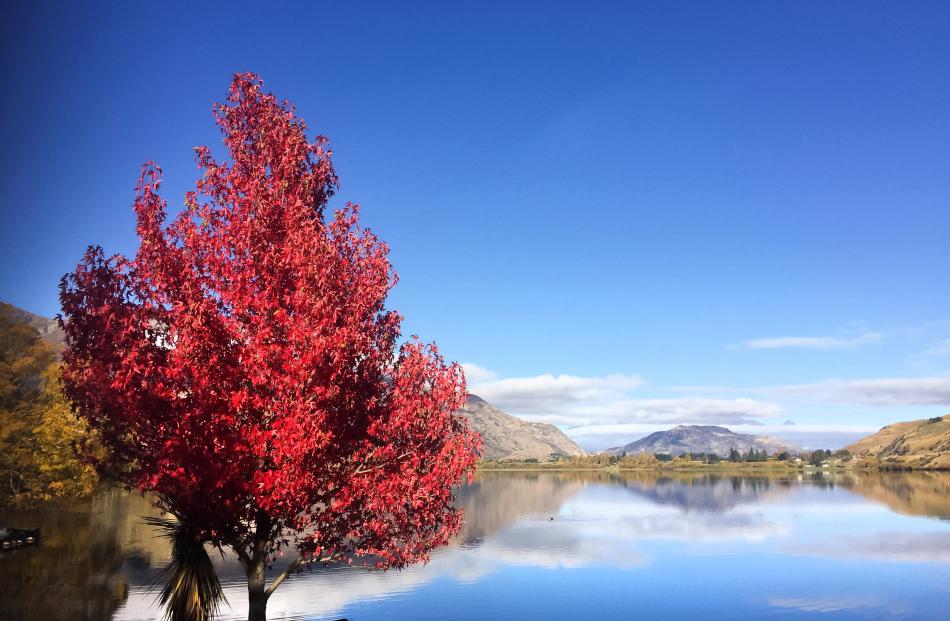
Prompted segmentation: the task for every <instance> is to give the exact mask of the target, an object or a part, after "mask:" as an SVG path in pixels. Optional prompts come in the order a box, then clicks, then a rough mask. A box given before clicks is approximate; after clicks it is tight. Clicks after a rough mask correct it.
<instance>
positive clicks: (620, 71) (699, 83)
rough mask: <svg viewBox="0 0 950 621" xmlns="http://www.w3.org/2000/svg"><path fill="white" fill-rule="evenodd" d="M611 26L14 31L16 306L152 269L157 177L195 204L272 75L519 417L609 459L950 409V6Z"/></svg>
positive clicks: (154, 19) (43, 307) (72, 23)
mask: <svg viewBox="0 0 950 621" xmlns="http://www.w3.org/2000/svg"><path fill="white" fill-rule="evenodd" d="M586 4H591V3H586ZM586 4H585V5H583V6H582V5H580V4H577V3H565V4H562V5H556V4H554V3H551V2H545V3H538V4H534V5H531V4H527V3H523V4H522V3H519V4H518V6H511V4H510V3H499V4H492V3H479V4H473V5H471V6H469V7H464V8H459V7H451V8H449V7H447V6H445V5H443V4H441V3H433V4H431V5H424V4H417V3H404V4H400V5H398V6H397V5H392V4H391V3H379V4H375V5H374V4H361V5H360V6H359V7H355V6H349V7H341V6H339V3H337V4H330V3H325V2H321V3H317V2H314V3H307V4H301V5H299V6H298V5H292V4H281V5H279V6H265V5H263V4H261V3H253V4H247V5H242V4H240V3H232V4H231V5H229V6H228V8H227V9H222V8H220V7H218V8H193V7H189V6H188V5H186V4H181V5H178V6H174V5H164V4H162V5H147V6H145V5H143V6H141V7H140V6H137V5H133V4H132V3H123V4H118V3H116V4H113V5H111V6H88V7H80V6H73V5H66V6H57V7H52V6H45V7H42V6H33V5H27V4H26V3H23V4H21V5H20V6H14V7H11V8H10V9H9V10H8V12H7V14H6V16H5V21H4V23H3V37H2V41H0V45H2V47H3V50H2V51H3V54H4V58H5V59H6V62H5V63H4V64H3V67H2V69H0V71H2V72H3V80H4V84H5V89H4V92H5V94H4V97H3V101H4V103H3V115H2V118H0V128H2V138H3V148H2V151H0V157H2V170H3V173H2V174H0V235H2V239H0V241H2V270H0V299H4V300H8V301H10V302H12V303H14V304H16V305H18V306H21V307H24V308H27V309H29V310H32V311H34V312H38V313H43V314H54V313H55V312H56V311H57V281H58V279H59V277H60V276H61V275H62V274H63V273H64V272H66V271H67V270H69V269H71V268H72V267H73V266H74V265H75V263H76V261H77V260H78V258H79V256H80V254H81V252H82V250H83V248H84V247H85V246H86V245H87V244H89V243H99V244H102V245H103V246H104V247H105V248H106V249H107V250H110V251H119V252H125V253H131V252H132V251H133V250H134V248H135V238H134V234H133V221H132V212H131V208H130V205H131V200H132V188H133V186H134V183H135V179H136V177H137V171H138V168H139V166H140V165H141V163H142V162H143V161H145V160H147V159H155V160H156V161H158V162H159V163H160V164H161V165H162V166H163V168H164V169H165V172H166V182H165V184H164V186H163V189H164V194H165V196H166V198H168V199H169V202H170V204H171V205H172V206H176V205H180V204H181V197H182V195H183V193H184V191H185V190H186V189H187V188H188V187H189V186H190V184H191V183H192V182H193V181H194V178H195V175H196V169H195V166H194V162H193V159H192V147H194V146H195V145H197V144H207V145H209V146H212V148H214V149H217V150H218V152H220V140H219V137H218V135H217V130H216V129H215V127H214V125H213V123H212V119H211V114H210V106H211V104H212V102H214V101H216V100H219V99H221V98H222V97H223V95H224V93H225V91H226V88H227V84H228V81H229V78H230V75H231V74H232V73H233V72H235V71H247V70H250V71H254V72H257V73H259V74H260V75H261V76H262V77H263V79H264V80H265V82H266V84H267V86H268V87H269V88H270V89H272V90H273V91H275V92H276V93H277V94H278V95H280V96H282V97H287V98H289V99H291V100H292V101H294V102H295V103H296V104H297V106H298V112H299V113H300V114H301V115H302V116H303V117H304V118H305V119H307V121H308V122H309V123H310V125H311V127H312V128H313V129H314V130H315V131H318V132H320V133H323V134H326V135H327V136H329V138H330V141H331V145H332V147H333V150H334V155H335V163H336V166H337V171H338V172H339V174H340V177H341V180H342V190H341V192H340V193H339V195H338V197H337V200H338V202H339V204H342V202H343V201H346V200H353V201H355V202H359V203H360V204H361V205H362V206H363V218H364V222H365V223H366V224H368V225H369V226H371V227H372V228H373V229H374V230H375V231H376V232H377V233H379V235H380V236H381V237H383V238H384V239H385V240H387V241H388V242H389V243H390V244H391V246H392V249H393V250H392V259H393V262H394V264H395V266H396V269H397V271H398V272H399V274H400V277H401V281H400V284H399V286H398V287H397V289H396V290H395V291H394V292H393V295H392V297H391V302H392V306H393V307H394V308H397V309H399V310H400V311H402V312H403V313H404V314H405V315H406V317H407V320H406V323H405V329H406V332H407V333H412V332H415V333H418V334H420V335H421V336H422V337H423V338H425V339H427V340H435V341H437V342H438V343H439V344H440V346H441V348H442V349H443V351H444V352H445V353H446V355H447V356H448V357H450V358H451V359H455V360H459V361H461V362H464V363H467V364H468V365H470V366H469V368H470V370H471V371H472V373H471V374H470V375H471V380H472V384H473V388H474V389H475V390H476V391H479V392H482V393H484V394H483V396H485V397H486V398H488V399H489V400H491V401H493V402H495V403H496V404H497V405H499V406H500V407H502V408H504V409H506V410H507V411H510V412H512V413H516V414H519V415H522V416H525V417H528V418H532V419H535V420H549V421H552V422H555V423H557V424H559V425H561V426H562V427H564V428H565V429H568V430H569V433H570V434H571V435H573V436H574V437H575V438H577V439H578V440H580V441H581V442H582V443H584V445H585V446H588V447H589V448H599V447H602V446H605V445H608V444H611V443H614V442H616V441H619V440H627V439H628V438H629V439H633V437H636V436H637V435H642V434H643V433H644V432H646V431H647V430H650V429H654V428H660V427H664V426H669V425H670V424H672V423H675V422H701V423H724V424H729V425H732V426H735V425H745V426H746V427H748V428H749V429H751V428H752V427H758V428H760V429H761V430H764V431H767V432H779V433H781V434H783V435H785V436H786V437H793V439H796V440H799V441H802V442H803V443H805V444H810V445H818V444H824V445H834V444H840V443H841V442H843V441H844V439H846V437H852V436H854V435H861V433H863V431H865V430H869V429H876V428H878V427H880V426H881V425H883V424H885V423H887V422H891V421H894V420H901V419H913V418H921V417H924V416H932V415H936V414H944V413H948V412H950V243H948V239H950V5H948V4H947V3H944V2H906V3H900V4H897V3H873V2H871V3H868V2H860V3H859V2H784V3H783V2H770V3H727V2H721V3H662V6H661V3H639V4H638V3H616V4H597V3H593V4H594V6H587V5H586ZM786 420H791V421H793V422H795V423H796V425H794V426H793V425H784V426H783V425H782V423H783V422H785V421H786ZM756 423H763V425H757V424H756ZM844 432H847V433H844ZM819 433H820V434H821V435H816V434H819ZM848 434H850V435H848Z"/></svg>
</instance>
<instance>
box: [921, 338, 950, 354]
mask: <svg viewBox="0 0 950 621" xmlns="http://www.w3.org/2000/svg"><path fill="white" fill-rule="evenodd" d="M923 355H924V356H934V357H943V356H950V339H944V340H942V341H937V342H936V343H934V344H933V345H931V346H930V347H928V348H927V349H926V350H924V351H923Z"/></svg>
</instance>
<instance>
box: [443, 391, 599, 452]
mask: <svg viewBox="0 0 950 621" xmlns="http://www.w3.org/2000/svg"><path fill="white" fill-rule="evenodd" d="M458 413H459V414H462V415H463V416H464V417H465V418H467V419H468V421H469V424H471V426H472V429H474V430H475V431H477V432H478V433H480V434H482V459H487V460H493V461H500V460H508V459H537V460H538V461H546V460H549V459H551V457H552V456H560V457H575V456H578V457H579V456H581V455H585V453H584V451H583V449H581V448H580V447H579V446H577V445H576V444H574V442H572V441H571V440H570V439H569V438H568V437H567V436H566V435H564V433H563V432H562V431H561V430H560V429H558V428H557V427H555V426H554V425H547V424H545V423H529V422H526V421H523V420H521V419H519V418H515V417H514V416H511V415H510V414H505V413H504V412H502V411H501V410H499V409H497V408H494V407H492V406H491V405H490V404H489V403H488V402H487V401H485V400H484V399H482V398H480V397H476V396H475V395H469V397H468V400H467V401H466V402H465V405H463V406H462V407H461V409H459V410H458Z"/></svg>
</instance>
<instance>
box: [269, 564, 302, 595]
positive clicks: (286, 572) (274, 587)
mask: <svg viewBox="0 0 950 621" xmlns="http://www.w3.org/2000/svg"><path fill="white" fill-rule="evenodd" d="M302 563H303V557H302V556H298V557H297V558H295V559H294V561H293V562H292V563H291V564H290V565H288V566H287V569H285V570H284V571H283V572H281V574H280V575H279V576H277V577H276V578H274V581H273V582H271V583H270V586H269V587H267V590H266V591H265V592H264V597H268V598H269V597H270V596H271V595H272V594H273V593H274V591H276V590H277V587H279V586H280V584H281V583H282V582H283V581H284V580H286V579H287V577H288V576H289V575H290V574H292V573H293V572H294V571H296V570H297V568H298V567H300V565H301V564H302Z"/></svg>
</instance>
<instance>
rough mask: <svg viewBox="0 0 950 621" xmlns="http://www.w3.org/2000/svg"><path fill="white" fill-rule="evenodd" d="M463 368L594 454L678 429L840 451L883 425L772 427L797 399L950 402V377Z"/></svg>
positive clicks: (489, 396)
mask: <svg viewBox="0 0 950 621" xmlns="http://www.w3.org/2000/svg"><path fill="white" fill-rule="evenodd" d="M463 367H464V368H465V370H466V374H467V376H468V381H469V391H470V392H472V393H473V394H476V395H478V396H480V397H482V398H483V399H485V400H486V401H488V402H489V403H491V404H492V405H494V406H495V407H497V408H499V409H501V410H502V411H505V412H507V413H509V414H512V415H514V416H517V417H519V418H522V419H525V420H529V421H534V422H545V423H552V424H554V425H558V426H559V427H561V428H562V429H563V430H564V431H565V433H567V435H568V436H570V437H571V439H573V440H574V441H575V442H577V443H578V444H580V445H581V446H582V447H583V448H585V449H587V450H601V449H604V448H607V447H608V446H620V445H622V444H626V443H628V442H632V441H634V440H637V439H639V438H641V437H643V436H645V435H648V434H650V433H653V432H654V431H660V430H663V429H668V428H670V427H671V426H673V425H677V424H694V425H723V426H727V427H729V429H732V430H733V431H736V432H740V433H753V434H757V435H762V434H766V435H774V436H777V437H779V438H781V439H783V440H786V441H788V442H791V443H793V444H796V445H798V446H802V447H804V448H819V447H820V448H828V447H831V448H834V447H839V446H845V445H846V444H849V443H851V442H854V441H855V440H857V439H859V438H860V437H862V436H864V435H867V434H869V433H873V432H875V431H877V430H878V429H879V428H880V426H881V425H880V423H879V421H877V420H875V424H874V425H852V424H837V423H831V424H820V425H808V424H798V425H779V424H775V425H772V424H771V423H772V422H773V421H774V422H775V423H778V422H779V421H781V420H784V419H785V417H786V416H788V413H786V412H785V411H784V408H783V406H782V405H781V403H782V402H785V401H787V400H789V399H794V400H796V401H810V402H814V403H821V404H843V405H848V406H855V407H863V406H890V407H894V406H931V407H933V406H947V405H950V377H923V378H872V379H857V380H841V379H829V380H825V381H820V382H813V383H805V384H787V385H778V386H765V387H741V388H737V387H728V386H679V387H675V386H671V387H657V386H649V385H647V383H646V382H645V381H644V380H643V378H642V377H640V376H639V375H636V374H612V375H605V376H576V375H553V374H543V375H536V376H529V377H512V378H503V377H499V376H498V374H496V373H494V372H492V371H490V370H489V369H486V368H485V367H481V366H479V365H475V364H465V365H463ZM663 392H666V393H667V395H669V394H670V393H673V394H672V395H671V396H667V395H664V394H663ZM643 393H648V394H643ZM856 413H857V412H855V414H856ZM907 418H912V415H910V414H908V415H907ZM855 420H860V419H855ZM865 420H867V419H865ZM762 422H766V423H769V424H767V425H763V424H762Z"/></svg>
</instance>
